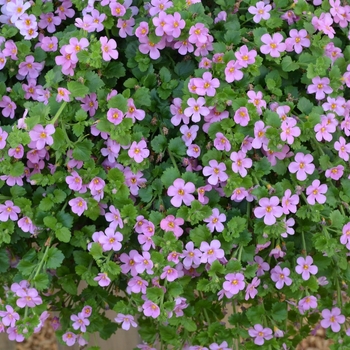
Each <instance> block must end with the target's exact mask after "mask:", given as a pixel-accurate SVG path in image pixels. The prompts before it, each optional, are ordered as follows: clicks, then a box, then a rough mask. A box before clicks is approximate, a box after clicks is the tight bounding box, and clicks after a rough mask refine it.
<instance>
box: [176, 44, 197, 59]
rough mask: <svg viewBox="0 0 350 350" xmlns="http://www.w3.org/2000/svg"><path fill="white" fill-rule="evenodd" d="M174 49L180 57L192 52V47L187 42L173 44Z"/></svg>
mask: <svg viewBox="0 0 350 350" xmlns="http://www.w3.org/2000/svg"><path fill="white" fill-rule="evenodd" d="M174 49H177V50H178V52H179V54H180V55H183V56H185V55H187V53H188V52H193V51H194V46H193V45H192V44H191V43H190V42H189V41H188V40H184V41H177V42H176V43H175V44H174Z"/></svg>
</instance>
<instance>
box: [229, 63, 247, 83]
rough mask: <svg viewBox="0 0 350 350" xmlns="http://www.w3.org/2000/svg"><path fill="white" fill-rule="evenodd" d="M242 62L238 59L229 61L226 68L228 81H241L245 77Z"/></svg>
mask: <svg viewBox="0 0 350 350" xmlns="http://www.w3.org/2000/svg"><path fill="white" fill-rule="evenodd" d="M241 68H243V67H242V66H241V64H240V63H239V62H238V61H235V60H231V61H229V62H228V63H227V65H226V68H225V80H226V81H227V82H228V83H232V82H233V81H239V80H242V79H243V72H241V70H240V69H241Z"/></svg>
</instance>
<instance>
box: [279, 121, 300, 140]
mask: <svg viewBox="0 0 350 350" xmlns="http://www.w3.org/2000/svg"><path fill="white" fill-rule="evenodd" d="M296 125H297V121H296V120H295V119H294V118H287V119H286V120H285V121H283V122H282V125H281V129H282V132H281V135H280V136H281V140H282V141H287V143H288V144H290V145H292V144H293V143H294V137H298V136H300V133H301V131H300V128H299V127H298V126H296Z"/></svg>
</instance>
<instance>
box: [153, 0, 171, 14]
mask: <svg viewBox="0 0 350 350" xmlns="http://www.w3.org/2000/svg"><path fill="white" fill-rule="evenodd" d="M151 5H152V6H151V8H150V9H149V14H150V15H151V16H155V15H156V14H157V13H159V12H161V11H165V10H167V9H168V8H170V7H173V3H172V1H168V0H152V1H151Z"/></svg>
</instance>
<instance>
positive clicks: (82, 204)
mask: <svg viewBox="0 0 350 350" xmlns="http://www.w3.org/2000/svg"><path fill="white" fill-rule="evenodd" d="M68 204H69V205H70V206H71V208H72V212H73V213H75V214H77V215H78V216H81V215H82V214H83V213H84V211H85V210H87V208H88V207H87V203H86V201H85V200H84V199H83V198H81V197H77V198H73V199H71V200H70V201H69V202H68Z"/></svg>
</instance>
